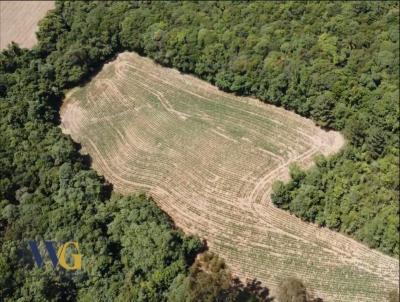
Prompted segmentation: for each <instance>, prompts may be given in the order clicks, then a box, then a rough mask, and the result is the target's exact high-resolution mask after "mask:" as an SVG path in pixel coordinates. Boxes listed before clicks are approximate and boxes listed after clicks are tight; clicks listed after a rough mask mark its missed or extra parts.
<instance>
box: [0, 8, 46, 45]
mask: <svg viewBox="0 0 400 302" xmlns="http://www.w3.org/2000/svg"><path fill="white" fill-rule="evenodd" d="M52 8H54V1H0V49H3V48H5V47H6V46H7V45H8V44H9V43H11V41H14V42H17V43H18V44H19V45H20V46H22V47H27V48H30V47H32V46H33V45H34V44H35V43H36V36H35V32H36V30H37V24H38V22H39V20H40V19H42V18H43V17H44V16H45V15H46V13H47V11H48V10H50V9H52Z"/></svg>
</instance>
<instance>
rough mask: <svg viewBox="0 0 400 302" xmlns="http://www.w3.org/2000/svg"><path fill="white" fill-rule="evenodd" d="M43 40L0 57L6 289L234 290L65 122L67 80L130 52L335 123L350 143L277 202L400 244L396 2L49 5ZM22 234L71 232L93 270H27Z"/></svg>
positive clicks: (162, 293)
mask: <svg viewBox="0 0 400 302" xmlns="http://www.w3.org/2000/svg"><path fill="white" fill-rule="evenodd" d="M37 35H38V45H37V46H35V47H34V48H33V49H32V50H26V49H20V48H19V47H18V46H17V45H15V44H11V45H10V46H9V47H8V48H7V49H5V50H3V51H2V52H1V53H0V118H1V119H0V133H1V135H0V167H1V168H0V299H2V300H17V299H20V301H44V300H57V301H75V300H77V299H79V300H82V301H93V299H95V300H99V301H100V300H107V299H108V298H111V297H112V298H115V299H119V300H134V301H166V300H168V299H172V298H171V297H177V296H178V297H179V295H184V296H185V297H188V296H189V297H191V295H193V296H194V297H195V296H196V293H199V292H200V291H199V290H200V289H199V288H196V287H193V286H191V285H190V284H191V281H190V275H191V276H192V277H193V276H198V277H199V278H200V279H199V280H201V282H214V281H215V282H216V283H215V284H216V285H215V290H214V289H213V287H210V290H212V291H211V292H209V293H207V295H209V296H210V297H213V295H214V296H215V295H217V296H218V295H219V294H225V293H226V292H225V290H226V289H229V288H230V286H229V285H227V284H228V283H229V282H228V283H226V282H225V281H224V280H225V279H224V278H227V277H226V276H227V275H226V274H225V273H224V270H223V269H222V271H221V272H220V273H217V274H216V275H217V276H211V277H210V276H208V275H204V274H203V273H202V272H201V271H199V270H198V267H197V269H196V267H194V268H193V269H192V271H191V272H189V266H190V264H191V262H192V261H193V257H194V255H195V254H196V252H197V251H198V250H199V249H200V248H201V244H200V243H199V241H198V240H197V239H194V238H189V237H185V236H183V235H182V234H181V233H180V232H179V231H178V230H175V229H174V228H173V225H172V224H171V222H170V221H169V220H168V218H167V217H166V216H165V215H164V214H163V213H162V212H160V210H158V209H157V208H156V207H155V206H154V204H153V202H152V201H151V199H149V198H147V197H144V196H133V197H121V196H116V195H113V194H112V186H111V185H110V184H108V183H107V182H106V181H105V180H104V179H102V178H101V177H99V176H98V175H96V173H95V172H93V171H92V170H90V168H89V160H88V158H86V157H85V156H82V155H80V154H79V152H78V150H79V146H77V145H76V144H74V143H73V142H72V141H71V139H70V138H68V137H66V136H64V135H62V133H61V132H60V129H59V128H58V123H59V114H58V109H59V106H60V103H61V100H62V98H63V94H64V91H65V89H68V88H71V87H74V86H76V85H80V84H83V83H84V82H85V81H86V80H88V79H89V78H90V76H92V75H93V74H94V73H95V72H96V71H97V70H98V69H99V68H100V67H101V66H102V64H103V63H104V62H106V61H107V60H109V59H111V58H112V57H113V56H115V55H116V54H117V53H118V52H121V51H124V50H133V51H137V52H139V53H140V54H144V55H147V56H150V57H152V58H153V59H155V60H156V61H157V62H159V63H161V64H164V65H168V66H173V67H176V68H178V69H179V70H181V71H183V72H190V73H193V74H196V75H197V76H199V77H201V78H203V79H206V80H207V81H209V82H211V83H214V84H215V85H217V86H218V87H220V88H221V89H224V90H227V91H231V92H234V93H237V94H242V95H253V96H256V97H258V98H260V99H261V100H264V101H266V102H269V103H272V104H276V105H278V106H283V107H285V108H287V109H290V110H294V111H296V112H298V113H299V114H301V115H303V116H305V117H310V118H312V119H314V120H315V121H316V123H318V124H319V125H321V126H322V127H326V128H334V129H336V130H341V131H342V132H343V133H344V134H345V136H346V138H347V141H348V143H347V146H346V147H345V148H344V150H343V151H342V152H340V153H339V154H338V155H336V156H333V157H332V158H329V159H324V158H319V159H318V160H317V164H316V167H315V168H313V169H311V170H310V171H307V172H302V171H300V170H299V169H296V168H294V169H292V181H291V182H290V183H288V184H286V185H285V184H282V183H278V184H276V189H275V191H274V194H273V201H274V203H275V204H276V205H277V206H279V207H282V208H284V209H287V210H290V211H292V212H293V213H295V214H296V215H298V216H300V217H302V218H304V219H306V220H309V221H313V222H317V223H319V224H321V225H325V226H328V227H330V228H333V229H335V230H339V231H342V232H345V233H347V234H350V235H352V236H354V237H355V238H357V239H359V240H360V241H363V242H365V243H366V244H368V245H369V246H371V247H374V248H378V249H380V250H382V251H384V252H387V253H389V254H398V253H399V238H398V230H399V218H398V214H399V204H398V198H399V175H398V174H399V172H398V166H399V161H398V156H399V154H398V152H399V151H398V144H399V136H398V135H399V123H398V116H399V107H398V99H399V87H398V81H399V5H398V3H397V2H365V1H363V2H324V3H319V2H309V3H297V2H285V3H273V2H260V1H257V2H250V3H248V2H245V3H242V2H206V3H204V2H168V3H167V2H152V3H149V2H133V1H132V2H127V1H119V2H111V1H107V2H83V1H82V2H57V5H56V9H55V10H53V11H51V12H49V14H48V16H47V17H46V18H45V19H44V20H42V21H41V22H40V26H39V31H38V34H37ZM28 238H29V239H37V240H43V239H48V238H50V239H52V240H57V241H64V240H70V239H71V238H73V239H75V240H77V241H79V242H80V244H81V245H82V250H83V251H84V253H85V255H86V256H85V259H86V260H85V261H86V262H85V263H84V265H85V266H86V267H87V268H88V269H87V270H85V271H84V273H82V274H69V273H67V272H63V271H54V270H53V269H52V268H51V267H47V266H46V268H44V269H39V268H36V267H35V266H34V263H33V260H32V259H31V257H28V256H26V255H28V252H29V251H27V250H26V249H27V248H28V247H27V245H26V242H25V240H26V239H28ZM41 248H43V247H41ZM220 268H221V267H220ZM218 272H219V271H218ZM188 278H189V279H188ZM191 289H193V292H190V290H191ZM179 290H181V292H179ZM185 291H189V292H185Z"/></svg>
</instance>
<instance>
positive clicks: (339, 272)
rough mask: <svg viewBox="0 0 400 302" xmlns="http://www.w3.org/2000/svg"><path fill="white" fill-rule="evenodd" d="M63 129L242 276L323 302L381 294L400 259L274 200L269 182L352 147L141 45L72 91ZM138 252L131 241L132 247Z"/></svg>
mask: <svg viewBox="0 0 400 302" xmlns="http://www.w3.org/2000/svg"><path fill="white" fill-rule="evenodd" d="M61 116H62V129H63V131H64V132H65V133H68V134H70V135H71V136H72V138H73V139H74V140H75V141H77V142H79V143H81V144H82V146H83V150H82V152H87V153H89V154H90V155H91V156H92V158H93V167H94V168H95V169H96V170H97V171H98V172H99V173H100V174H102V175H104V176H105V177H106V178H107V179H108V180H109V181H110V182H111V183H113V184H114V188H115V189H116V191H118V192H121V193H124V194H130V193H134V192H137V191H138V190H142V191H146V192H148V193H150V194H151V195H152V196H153V197H154V199H155V201H156V202H157V203H158V204H159V206H160V207H161V208H162V209H163V210H164V211H165V212H167V213H168V214H169V215H170V216H171V217H172V219H173V220H174V222H175V223H176V224H177V226H178V227H180V228H182V229H183V230H184V231H185V232H186V233H191V234H197V235H199V236H200V237H202V238H205V239H206V240H207V242H208V244H209V246H210V249H211V250H212V251H215V252H217V253H219V254H220V255H221V256H223V257H224V258H225V260H226V262H227V264H228V265H229V266H230V267H231V269H232V270H233V272H234V274H236V275H237V276H239V277H240V278H241V279H242V280H246V278H249V279H252V278H257V279H258V280H260V281H262V282H263V284H264V285H265V286H267V287H268V288H269V289H271V293H272V295H273V294H274V291H275V288H276V285H277V284H278V283H279V282H280V281H281V280H282V279H283V278H286V277H288V276H296V277H298V278H300V279H302V280H303V281H304V283H305V284H306V286H307V287H308V288H309V289H310V292H311V293H313V294H315V295H316V296H318V297H321V298H323V299H324V300H325V301H341V302H343V301H351V302H353V301H382V297H384V295H386V293H387V292H388V291H390V290H392V289H395V288H397V284H398V279H399V270H398V267H399V262H398V260H397V259H394V258H391V257H389V256H386V255H384V254H382V253H380V252H378V251H374V250H371V249H369V248H367V247H366V246H364V245H362V244H360V243H358V242H356V241H354V240H352V239H350V238H348V237H346V236H344V235H342V234H339V233H336V232H333V231H330V230H328V229H325V228H319V227H317V226H316V225H314V224H309V223H305V222H302V221H301V220H300V219H298V218H296V217H294V216H292V215H290V214H289V213H287V212H285V211H283V210H280V209H277V208H275V207H274V206H273V205H272V204H271V202H270V200H269V194H270V192H271V184H272V182H273V181H275V180H277V179H283V180H284V179H287V175H288V165H289V164H290V163H292V162H297V163H299V164H301V165H303V166H309V165H310V164H312V158H313V156H314V155H315V154H317V153H322V154H326V155H328V154H331V153H333V152H335V151H337V150H338V149H339V148H340V147H341V146H342V145H343V143H344V141H343V138H342V136H341V135H340V134H339V133H337V132H333V131H330V132H325V131H323V130H321V129H320V128H318V127H316V126H315V125H314V123H313V122H312V121H311V120H308V119H305V118H303V117H300V116H299V115H296V114H294V113H292V112H288V111H286V110H284V109H281V108H277V107H274V106H271V105H267V104H264V103H261V102H260V101H257V100H255V99H252V98H247V97H238V96H234V95H232V94H227V93H224V92H221V91H219V90H218V89H217V88H215V87H213V86H212V85H210V84H208V83H206V82H204V81H201V80H199V79H197V78H195V77H192V76H189V75H182V74H180V73H179V72H178V71H176V70H173V69H169V68H164V67H161V66H158V65H156V64H155V63H153V62H152V61H151V60H150V59H147V58H142V57H140V56H138V55H137V54H134V53H123V54H120V55H119V56H118V58H117V59H116V60H115V61H113V62H111V63H109V64H106V65H105V66H104V68H103V70H102V71H101V72H100V73H99V74H98V75H97V76H96V77H94V78H93V80H92V81H91V82H90V83H89V84H87V85H86V86H85V87H80V88H76V89H74V90H72V91H70V93H69V94H68V96H67V98H66V100H65V103H64V105H63V107H62V109H61ZM132 248H134V247H132Z"/></svg>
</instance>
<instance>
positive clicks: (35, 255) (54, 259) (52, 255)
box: [29, 240, 58, 268]
mask: <svg viewBox="0 0 400 302" xmlns="http://www.w3.org/2000/svg"><path fill="white" fill-rule="evenodd" d="M44 244H45V246H46V249H47V252H48V253H49V256H50V260H51V263H52V264H53V267H54V268H55V267H56V266H57V264H58V258H57V253H56V251H55V250H54V247H53V244H52V242H51V241H47V240H45V241H44ZM29 246H30V248H31V250H32V254H33V258H34V259H35V262H36V264H37V266H38V267H42V266H43V258H42V256H41V255H40V252H39V248H38V246H37V243H36V241H34V240H29Z"/></svg>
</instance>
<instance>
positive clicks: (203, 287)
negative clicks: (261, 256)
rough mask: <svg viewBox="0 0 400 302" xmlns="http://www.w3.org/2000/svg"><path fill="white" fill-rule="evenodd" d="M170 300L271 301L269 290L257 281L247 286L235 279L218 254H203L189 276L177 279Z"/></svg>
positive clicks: (213, 301) (186, 301) (172, 301)
mask: <svg viewBox="0 0 400 302" xmlns="http://www.w3.org/2000/svg"><path fill="white" fill-rule="evenodd" d="M168 301H170V302H259V301H260V302H261V301H263V302H264V301H265V302H267V301H271V299H270V298H268V290H267V289H265V288H262V287H261V286H260V285H259V284H258V283H257V282H256V281H254V282H253V283H249V284H247V285H246V287H244V286H243V284H241V282H240V281H239V280H237V279H233V278H232V276H231V273H230V271H229V269H228V268H227V267H226V265H225V263H224V261H223V260H222V259H221V258H219V257H218V256H217V255H215V254H213V253H210V252H206V253H203V254H201V255H200V256H199V257H198V259H196V262H195V263H194V264H193V266H192V267H191V268H190V272H189V276H188V277H186V278H183V277H182V278H180V279H176V283H175V284H174V285H173V290H172V291H171V292H170V294H169V297H168Z"/></svg>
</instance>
